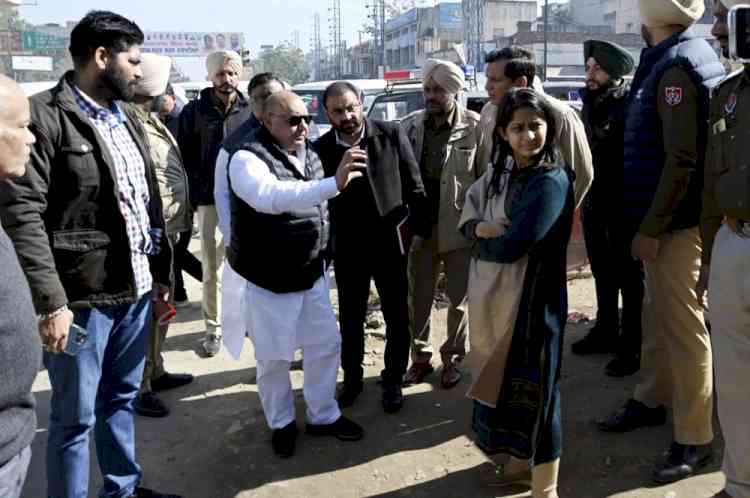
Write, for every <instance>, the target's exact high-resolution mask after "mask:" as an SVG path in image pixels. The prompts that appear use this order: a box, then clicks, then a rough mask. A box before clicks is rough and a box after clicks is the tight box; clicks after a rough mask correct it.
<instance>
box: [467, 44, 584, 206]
mask: <svg viewBox="0 0 750 498" xmlns="http://www.w3.org/2000/svg"><path fill="white" fill-rule="evenodd" d="M485 62H486V63H487V65H486V66H485V70H484V71H485V74H486V76H487V83H486V84H485V90H487V93H488V94H489V97H490V101H489V102H487V104H485V106H484V108H483V109H482V113H481V117H480V122H479V145H478V147H477V158H476V164H477V170H478V171H477V172H478V173H479V174H481V173H482V172H484V170H485V169H487V164H489V162H490V161H491V159H492V144H493V143H494V142H493V137H494V135H495V128H496V126H495V121H496V120H497V114H498V107H499V106H500V105H501V104H502V102H503V99H504V98H505V94H506V93H508V90H510V89H511V88H526V87H529V88H532V87H533V88H534V90H536V91H537V93H539V95H542V96H543V97H544V101H545V102H547V104H548V105H549V106H550V107H551V108H552V112H553V113H554V116H555V124H556V134H555V143H556V144H558V148H559V153H560V155H561V158H562V160H563V161H564V162H565V165H566V166H567V167H569V168H570V169H571V170H573V172H574V173H575V179H574V183H573V191H574V193H575V201H576V207H579V206H580V205H581V203H582V202H583V199H584V197H585V196H586V192H588V190H589V187H590V186H591V182H592V180H593V178H594V167H593V164H592V160H591V150H590V149H589V144H588V140H587V137H586V129H585V128H584V126H583V123H582V122H581V119H580V118H579V117H578V113H577V112H576V111H575V109H573V108H572V107H570V106H569V105H568V104H567V103H565V102H562V101H561V100H558V99H556V98H554V97H552V96H550V95H545V94H544V89H543V88H542V86H541V84H537V83H539V81H538V78H537V77H536V63H535V61H534V54H532V53H531V52H529V51H528V50H526V49H525V48H521V47H516V46H510V47H505V48H501V49H499V50H493V51H492V52H490V53H489V54H487V57H486V58H485Z"/></svg>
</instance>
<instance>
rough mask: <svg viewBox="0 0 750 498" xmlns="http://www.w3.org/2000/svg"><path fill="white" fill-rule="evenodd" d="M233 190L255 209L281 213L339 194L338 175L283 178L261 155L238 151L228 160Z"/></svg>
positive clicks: (269, 212) (314, 203) (303, 207)
mask: <svg viewBox="0 0 750 498" xmlns="http://www.w3.org/2000/svg"><path fill="white" fill-rule="evenodd" d="M229 177H230V179H231V182H232V190H233V191H234V193H235V194H237V196H238V197H239V198H240V199H242V200H243V201H245V202H247V203H248V205H250V206H251V207H252V208H253V209H255V210H257V211H259V212H261V213H266V214H282V213H287V212H289V211H292V210H294V209H306V208H311V207H314V206H317V205H319V204H321V203H323V202H325V201H327V200H328V199H331V198H333V197H336V195H338V192H339V191H338V187H337V185H336V178H335V177H331V178H326V179H324V180H311V181H301V180H300V181H281V180H279V179H278V178H276V177H275V176H274V175H273V173H271V171H270V170H269V169H268V166H267V165H266V163H264V162H263V161H262V160H261V159H260V158H259V157H258V156H256V155H255V154H253V153H252V152H249V151H244V150H243V151H239V152H237V153H236V154H235V155H234V156H233V157H232V162H231V163H230V164H229Z"/></svg>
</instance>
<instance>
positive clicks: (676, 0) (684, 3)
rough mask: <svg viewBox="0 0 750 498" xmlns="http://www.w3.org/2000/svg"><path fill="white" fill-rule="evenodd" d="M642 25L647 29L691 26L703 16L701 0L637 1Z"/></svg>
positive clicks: (703, 7) (703, 4)
mask: <svg viewBox="0 0 750 498" xmlns="http://www.w3.org/2000/svg"><path fill="white" fill-rule="evenodd" d="M638 3H639V4H640V9H641V17H642V18H643V24H645V25H646V26H647V27H649V28H663V27H666V26H672V25H678V26H685V27H688V26H692V25H693V24H695V22H696V21H697V20H698V19H700V18H701V17H702V16H703V13H704V12H705V10H706V4H705V3H704V1H703V0H639V2H638Z"/></svg>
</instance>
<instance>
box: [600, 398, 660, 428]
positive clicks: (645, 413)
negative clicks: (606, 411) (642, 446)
mask: <svg viewBox="0 0 750 498" xmlns="http://www.w3.org/2000/svg"><path fill="white" fill-rule="evenodd" d="M666 422H667V409H666V408H664V407H663V406H657V407H656V408H649V407H647V406H646V405H644V404H643V403H641V402H640V401H636V400H634V399H629V400H628V401H627V402H626V403H625V405H624V406H623V407H622V408H620V409H619V410H617V411H616V412H615V413H614V414H612V415H610V417H609V418H607V419H606V420H604V421H602V422H599V429H601V430H602V431H604V432H630V431H633V430H635V429H640V428H641V427H653V426H657V425H664V424H665V423H666Z"/></svg>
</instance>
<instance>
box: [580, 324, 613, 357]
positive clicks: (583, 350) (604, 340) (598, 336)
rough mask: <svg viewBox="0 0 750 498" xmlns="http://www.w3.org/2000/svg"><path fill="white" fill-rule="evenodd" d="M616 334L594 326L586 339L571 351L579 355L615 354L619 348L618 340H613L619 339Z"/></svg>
mask: <svg viewBox="0 0 750 498" xmlns="http://www.w3.org/2000/svg"><path fill="white" fill-rule="evenodd" d="M616 332H617V331H615V333H614V334H611V333H610V332H609V331H606V330H605V329H604V328H603V327H600V326H599V325H594V326H593V327H591V330H589V333H588V334H586V337H584V338H583V339H581V340H579V341H576V342H574V343H573V346H572V347H571V349H572V350H573V353H574V354H577V355H588V354H609V353H614V352H615V348H616V347H617V344H616V343H617V339H613V337H617V333H616Z"/></svg>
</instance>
